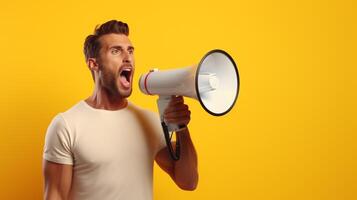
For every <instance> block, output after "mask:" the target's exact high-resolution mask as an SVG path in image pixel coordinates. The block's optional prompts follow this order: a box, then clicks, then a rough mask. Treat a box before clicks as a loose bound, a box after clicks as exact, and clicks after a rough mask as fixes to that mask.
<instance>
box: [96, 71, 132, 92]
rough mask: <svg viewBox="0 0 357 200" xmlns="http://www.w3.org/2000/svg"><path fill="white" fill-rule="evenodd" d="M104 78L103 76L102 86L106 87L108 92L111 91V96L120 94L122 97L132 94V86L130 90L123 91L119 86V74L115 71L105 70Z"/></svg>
mask: <svg viewBox="0 0 357 200" xmlns="http://www.w3.org/2000/svg"><path fill="white" fill-rule="evenodd" d="M102 73H103V78H102V86H103V88H104V89H106V90H107V92H109V93H110V95H111V96H113V97H114V96H117V97H118V96H120V97H122V98H127V97H129V96H130V95H131V92H132V88H131V87H130V90H124V91H122V90H121V89H120V88H119V87H118V77H117V76H119V75H116V74H115V73H111V72H110V71H106V70H103V71H102Z"/></svg>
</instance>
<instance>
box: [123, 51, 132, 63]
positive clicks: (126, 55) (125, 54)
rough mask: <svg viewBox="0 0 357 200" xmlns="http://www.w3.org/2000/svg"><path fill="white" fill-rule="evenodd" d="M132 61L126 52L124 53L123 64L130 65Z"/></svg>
mask: <svg viewBox="0 0 357 200" xmlns="http://www.w3.org/2000/svg"><path fill="white" fill-rule="evenodd" d="M131 61H132V56H131V54H130V53H129V52H128V51H124V55H123V62H124V63H131Z"/></svg>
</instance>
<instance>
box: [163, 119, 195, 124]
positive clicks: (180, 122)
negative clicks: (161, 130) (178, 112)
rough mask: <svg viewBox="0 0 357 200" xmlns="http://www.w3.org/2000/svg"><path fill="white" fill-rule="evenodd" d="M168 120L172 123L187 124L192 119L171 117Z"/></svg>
mask: <svg viewBox="0 0 357 200" xmlns="http://www.w3.org/2000/svg"><path fill="white" fill-rule="evenodd" d="M166 122H167V123H172V124H179V125H187V124H188V123H190V119H179V120H174V119H169V120H166Z"/></svg>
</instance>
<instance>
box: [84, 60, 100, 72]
mask: <svg viewBox="0 0 357 200" xmlns="http://www.w3.org/2000/svg"><path fill="white" fill-rule="evenodd" d="M87 65H88V68H89V70H91V71H97V72H98V71H99V65H98V63H97V60H96V59H95V58H88V61H87Z"/></svg>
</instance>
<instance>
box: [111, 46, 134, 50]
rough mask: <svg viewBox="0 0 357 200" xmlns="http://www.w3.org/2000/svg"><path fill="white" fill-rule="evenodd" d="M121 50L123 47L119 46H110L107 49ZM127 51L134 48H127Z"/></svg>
mask: <svg viewBox="0 0 357 200" xmlns="http://www.w3.org/2000/svg"><path fill="white" fill-rule="evenodd" d="M113 48H114V49H123V46H120V45H115V46H111V47H109V49H113ZM128 50H134V47H133V46H128Z"/></svg>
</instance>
